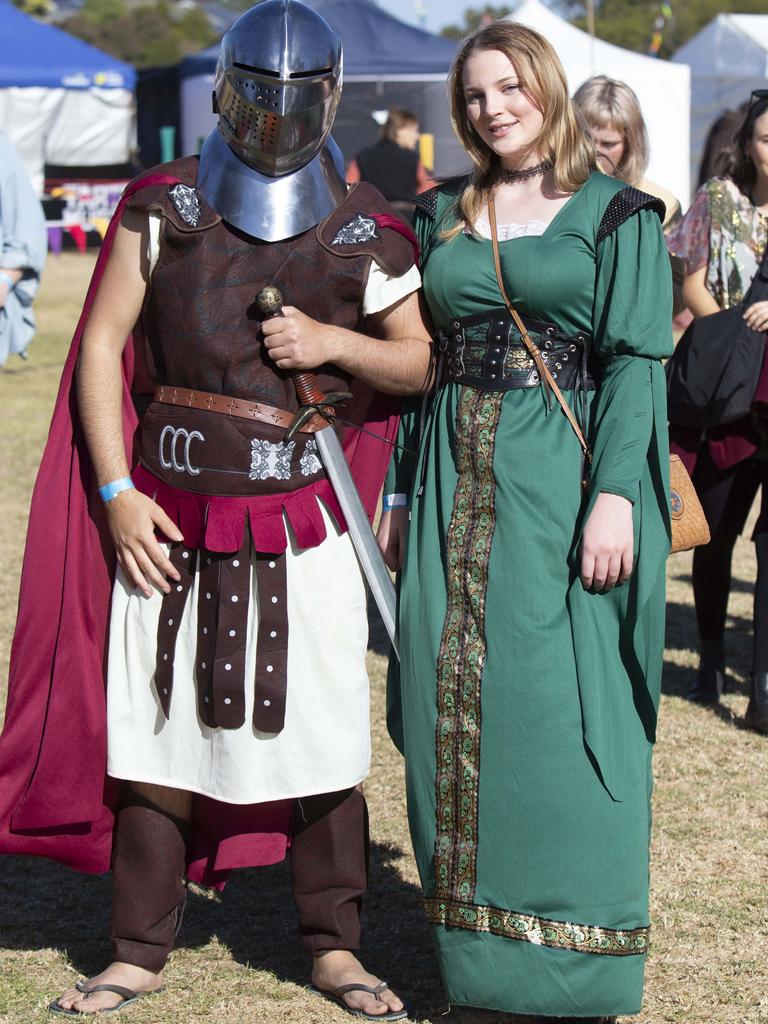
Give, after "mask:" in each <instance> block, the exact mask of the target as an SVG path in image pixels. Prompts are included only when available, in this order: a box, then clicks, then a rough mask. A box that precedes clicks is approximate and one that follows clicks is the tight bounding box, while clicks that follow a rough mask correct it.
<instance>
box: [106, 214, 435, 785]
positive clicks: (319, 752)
mask: <svg viewBox="0 0 768 1024" xmlns="http://www.w3.org/2000/svg"><path fill="white" fill-rule="evenodd" d="M153 219H154V218H151V219H150V223H152V220H153ZM151 265H154V260H152V262H151ZM419 284H420V278H419V273H418V270H416V268H415V267H414V268H412V269H411V270H410V271H408V273H407V274H404V275H403V276H402V277H400V278H390V277H388V276H387V275H386V274H385V273H384V272H383V271H382V270H381V269H380V268H379V267H378V266H376V265H375V264H372V266H371V273H370V275H369V280H368V284H367V286H366V291H365V295H364V303H363V308H364V312H365V313H366V314H371V313H375V312H378V311H379V310H382V309H386V308H387V307H388V306H390V305H392V304H393V303H394V302H397V301H398V299H400V298H403V297H404V296H405V295H409V294H411V293H412V292H414V291H416V290H417V289H418V287H419ZM384 344H385V343H384ZM320 506H321V512H322V515H323V518H324V520H325V523H326V529H327V534H328V536H327V538H326V539H325V540H324V541H323V543H322V544H320V545H318V546H317V547H314V548H308V549H306V550H303V551H302V550H300V549H299V548H298V547H297V546H296V543H295V540H294V539H293V537H292V534H291V529H290V525H289V524H288V523H286V531H287V533H288V536H289V538H290V545H289V547H288V549H287V550H286V552H285V558H286V575H287V592H288V623H289V639H288V672H287V703H286V711H285V726H284V728H283V730H282V732H280V733H277V734H272V733H262V732H259V731H258V730H256V729H254V727H253V724H252V713H253V702H254V684H253V681H254V672H255V659H256V643H255V638H256V635H257V629H258V599H257V584H256V575H255V572H254V571H253V566H252V568H251V600H250V608H249V620H248V641H247V645H246V659H245V696H246V710H245V722H244V724H243V725H242V726H240V727H239V728H238V729H221V728H210V727H208V726H206V725H204V724H203V722H201V720H200V718H199V716H198V713H197V696H196V686H195V668H194V663H195V646H196V637H197V591H198V581H199V576H197V575H196V576H195V579H194V582H193V584H192V587H191V589H190V591H189V594H188V595H187V601H186V604H185V607H184V613H183V615H182V619H181V625H180V628H179V633H178V638H177V642H176V656H175V661H174V686H173V694H172V699H171V707H170V717H169V718H168V719H166V718H165V716H164V714H163V712H162V710H161V708H160V704H159V702H158V700H157V696H156V692H155V688H154V685H153V675H154V670H155V656H156V644H157V626H158V618H159V615H160V608H161V604H162V594H160V593H159V592H158V591H153V593H152V596H151V597H149V598H146V597H144V596H143V594H142V593H141V592H140V591H139V590H133V589H131V588H130V587H129V585H128V584H127V582H126V580H125V577H124V576H123V574H122V572H121V571H119V570H118V574H117V578H116V580H115V586H114V590H113V595H112V611H111V623H110V635H109V659H108V671H107V730H108V732H107V735H108V742H107V771H108V773H109V774H110V775H111V776H113V777H114V778H118V779H129V780H132V781H135V782H146V783H154V784H156V785H161V786H169V787H172V788H175V789H182V790H187V791H189V792H193V793H201V794H203V795H205V796H210V797H214V798H215V799H217V800H223V801H225V802H226V803H234V804H248V803H260V802H262V801H268V800H279V799H287V798H291V797H298V796H310V795H312V794H315V793H331V792H335V791H337V790H342V789H348V788H350V787H352V786H355V785H357V783H359V782H360V781H362V779H364V778H365V776H366V775H367V774H368V768H369V764H370V729H369V697H368V676H367V672H366V668H365V654H366V649H367V644H368V621H367V614H366V593H365V585H364V583H363V579H362V576H361V573H360V568H359V565H358V562H357V557H356V556H355V553H354V550H353V548H352V544H351V541H350V539H349V535H348V534H346V533H344V534H340V533H339V531H338V529H337V528H336V525H335V523H334V521H333V519H332V517H331V516H330V515H329V513H328V512H327V510H326V509H325V507H324V506H323V505H322V502H320Z"/></svg>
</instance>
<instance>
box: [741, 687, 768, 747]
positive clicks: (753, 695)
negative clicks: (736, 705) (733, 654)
mask: <svg viewBox="0 0 768 1024" xmlns="http://www.w3.org/2000/svg"><path fill="white" fill-rule="evenodd" d="M744 722H745V724H746V725H748V726H749V728H750V729H754V730H755V732H761V733H763V734H765V735H766V736H768V672H755V673H754V675H753V676H752V689H751V692H750V694H749V704H748V705H747V713H746V715H745V716H744Z"/></svg>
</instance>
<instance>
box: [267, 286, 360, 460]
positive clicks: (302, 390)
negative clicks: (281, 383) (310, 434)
mask: <svg viewBox="0 0 768 1024" xmlns="http://www.w3.org/2000/svg"><path fill="white" fill-rule="evenodd" d="M256 302H257V303H258V305H259V309H260V310H261V317H262V320H271V319H272V317H275V316H282V313H283V296H282V295H281V293H280V289H279V288H275V286H274V285H272V284H270V285H267V287H266V288H262V289H261V291H260V292H259V294H258V295H257V296H256ZM288 374H289V376H290V378H291V380H292V381H293V386H294V388H295V389H296V397H297V398H298V400H299V405H300V406H301V407H302V408H301V409H299V411H298V413H297V414H296V417H295V419H294V421H293V423H292V424H291V426H290V427H289V428H288V431H287V432H286V439H287V440H289V441H290V439H291V438H292V437H293V435H294V434H295V433H296V431H297V430H299V429H300V427H302V426H303V425H304V424H305V423H306V421H307V420H309V419H311V418H312V416H314V414H315V413H320V415H321V416H324V417H325V419H327V420H330V419H332V417H333V415H334V409H333V406H332V405H330V403H331V402H343V401H346V400H348V399H350V398H351V397H352V395H351V394H350V393H349V392H348V391H335V392H334V393H333V394H331V395H326V394H324V393H323V389H322V388H321V387H320V382H319V380H318V379H317V374H315V373H313V372H312V371H311V370H289V371H288Z"/></svg>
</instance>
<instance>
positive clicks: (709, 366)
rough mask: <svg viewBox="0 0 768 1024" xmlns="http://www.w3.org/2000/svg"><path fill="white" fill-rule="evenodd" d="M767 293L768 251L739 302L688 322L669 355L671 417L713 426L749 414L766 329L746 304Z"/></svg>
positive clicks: (686, 424) (672, 420)
mask: <svg viewBox="0 0 768 1024" xmlns="http://www.w3.org/2000/svg"><path fill="white" fill-rule="evenodd" d="M764 299H768V251H767V252H766V255H764V257H763V261H762V263H761V265H760V267H759V268H758V271H757V273H756V274H755V276H754V279H753V280H752V284H751V285H750V286H749V290H748V291H747V294H746V295H745V296H744V298H743V299H742V301H741V302H739V303H737V304H736V305H735V306H732V307H731V308H730V309H724V310H721V311H720V312H719V313H711V314H710V315H709V316H702V317H699V318H698V319H697V320H694V321H693V323H691V324H690V325H689V326H688V328H687V330H686V331H685V333H684V334H683V336H682V338H681V339H680V341H679V342H678V343H677V347H676V348H675V351H674V353H673V354H672V356H671V358H670V359H669V360H668V361H667V365H666V374H667V406H668V412H669V422H670V423H673V424H675V425H676V426H680V427H699V428H702V429H704V428H706V427H717V426H720V424H722V423H733V422H734V420H740V419H742V418H743V417H744V416H748V415H749V411H750V407H751V405H752V399H753V398H754V396H755V391H756V389H757V382H758V379H759V377H760V370H761V369H762V366H763V359H764V358H765V342H766V335H765V332H764V331H753V330H751V329H750V328H749V327H747V325H746V323H745V322H744V319H743V316H744V310H745V309H747V308H748V307H749V306H751V305H752V303H753V302H760V301H762V300H764Z"/></svg>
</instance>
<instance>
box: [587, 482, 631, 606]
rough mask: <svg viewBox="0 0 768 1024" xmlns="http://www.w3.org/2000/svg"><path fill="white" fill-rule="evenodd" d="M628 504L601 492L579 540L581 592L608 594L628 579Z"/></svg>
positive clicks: (629, 538) (629, 556) (629, 509)
mask: <svg viewBox="0 0 768 1024" xmlns="http://www.w3.org/2000/svg"><path fill="white" fill-rule="evenodd" d="M633 548H634V536H633V530H632V502H631V501H628V500H627V499H626V498H622V497H621V496H620V495H618V494H608V493H607V492H605V491H601V492H600V494H598V496H597V500H596V501H595V504H594V506H593V507H592V511H591V512H590V514H589V519H588V520H587V523H586V526H585V527H584V533H583V536H582V539H581V582H582V585H583V587H584V589H585V590H591V591H594V592H599V591H603V590H611V589H612V588H613V587H615V586H616V584H617V583H625V582H626V581H627V580H628V579H629V577H630V576H631V575H632V563H633Z"/></svg>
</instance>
